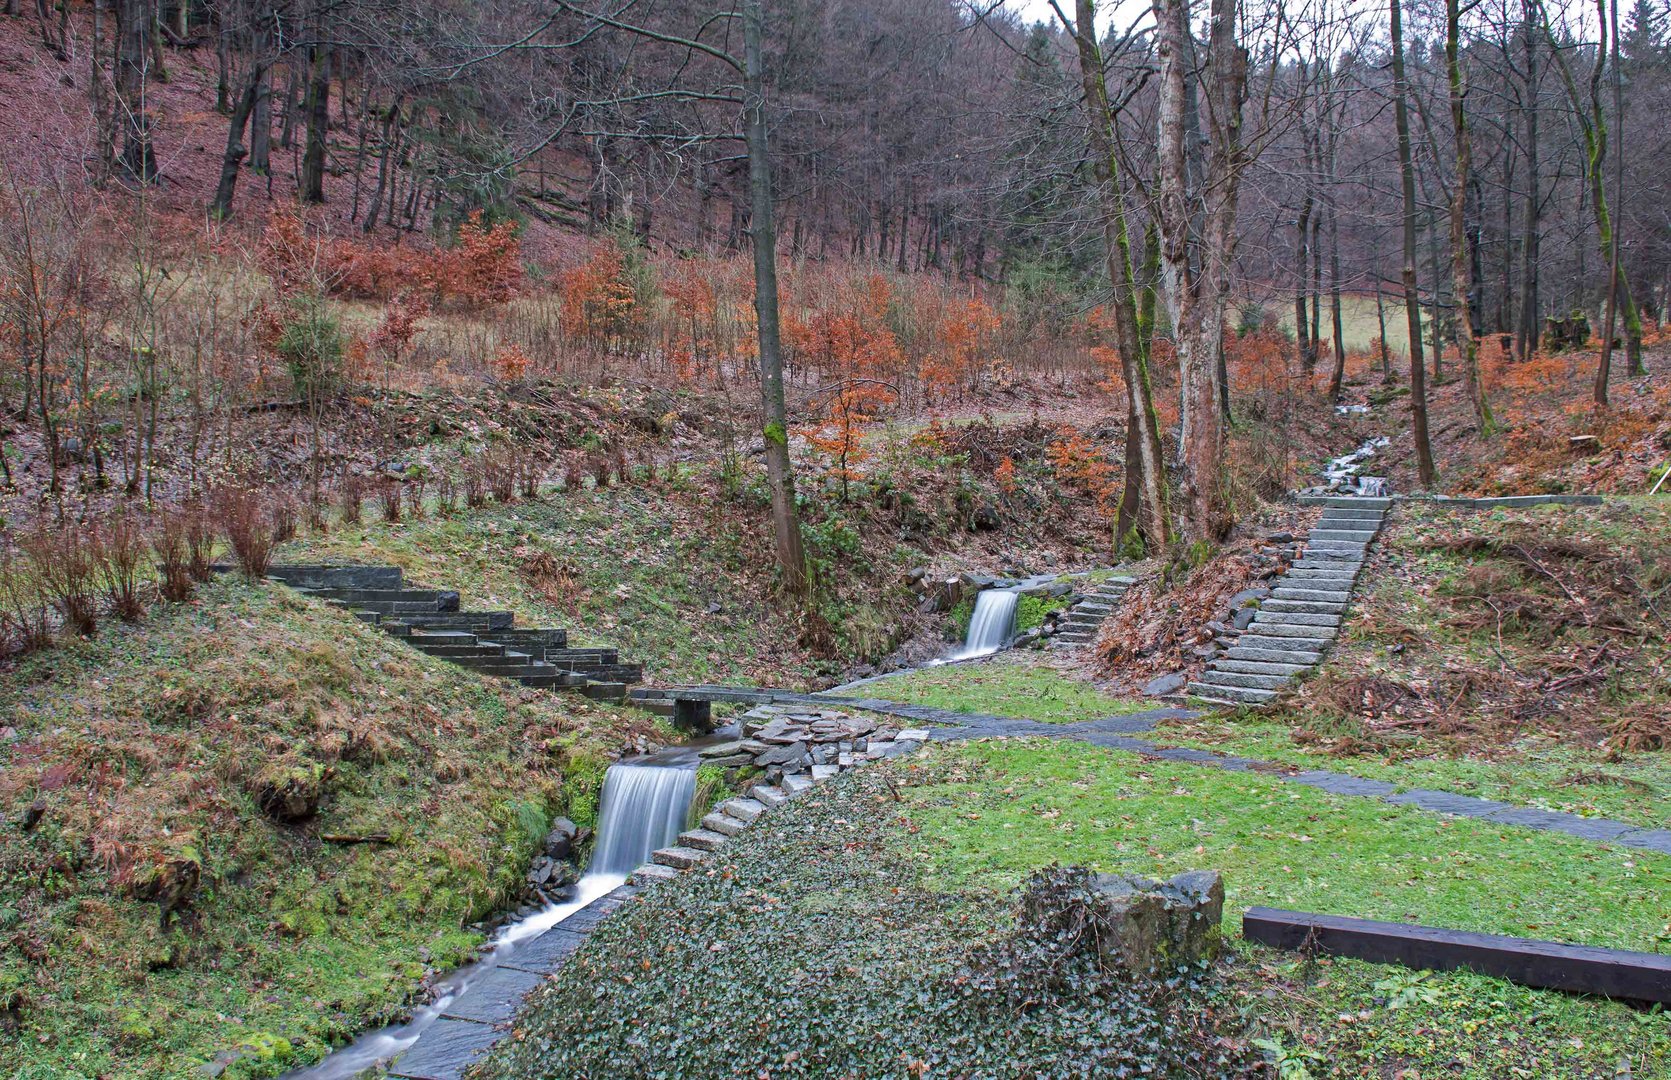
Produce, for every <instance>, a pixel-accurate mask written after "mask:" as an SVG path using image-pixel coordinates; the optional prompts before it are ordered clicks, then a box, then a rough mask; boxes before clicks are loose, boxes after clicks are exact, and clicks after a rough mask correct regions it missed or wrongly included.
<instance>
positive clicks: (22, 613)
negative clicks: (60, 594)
mask: <svg viewBox="0 0 1671 1080" xmlns="http://www.w3.org/2000/svg"><path fill="white" fill-rule="evenodd" d="M51 640H52V628H51V624H50V622H49V616H48V601H47V596H46V593H45V591H44V590H43V589H42V588H41V583H40V579H39V578H38V577H36V576H35V574H34V572H33V569H32V567H31V566H30V564H29V561H28V560H26V559H20V558H18V557H17V556H16V555H13V554H12V553H11V552H0V644H3V645H4V646H5V647H6V648H8V649H13V650H16V651H18V652H28V651H30V650H32V649H40V648H45V647H46V645H47V643H48V642H50V641H51Z"/></svg>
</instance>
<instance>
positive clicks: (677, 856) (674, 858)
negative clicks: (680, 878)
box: [650, 847, 708, 870]
mask: <svg viewBox="0 0 1671 1080" xmlns="http://www.w3.org/2000/svg"><path fill="white" fill-rule="evenodd" d="M707 857H708V853H707V852H706V851H698V850H697V849H696V848H688V847H664V848H662V849H661V850H660V851H652V852H650V859H651V861H652V862H658V863H660V864H661V865H663V866H671V867H672V868H673V869H675V870H689V869H690V868H691V867H693V866H695V865H696V864H698V863H700V862H701V861H702V860H703V859H706V858H707Z"/></svg>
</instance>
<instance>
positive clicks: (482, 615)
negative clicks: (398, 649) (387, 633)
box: [399, 611, 516, 630]
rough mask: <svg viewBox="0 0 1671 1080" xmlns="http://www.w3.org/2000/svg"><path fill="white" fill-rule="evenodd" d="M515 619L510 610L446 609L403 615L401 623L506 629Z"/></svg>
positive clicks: (418, 627)
mask: <svg viewBox="0 0 1671 1080" xmlns="http://www.w3.org/2000/svg"><path fill="white" fill-rule="evenodd" d="M515 621H516V616H515V615H514V614H513V613H511V612H509V611H450V612H448V611H444V612H436V613H435V614H433V615H428V614H425V615H406V616H402V617H401V618H400V620H399V624H400V625H404V626H407V627H409V628H411V629H413V630H505V629H508V628H509V627H510V625H511V624H512V623H514V622H515Z"/></svg>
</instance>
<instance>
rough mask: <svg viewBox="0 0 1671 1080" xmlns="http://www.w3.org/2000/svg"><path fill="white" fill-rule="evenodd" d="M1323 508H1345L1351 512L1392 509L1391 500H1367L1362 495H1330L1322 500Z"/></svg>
mask: <svg viewBox="0 0 1671 1080" xmlns="http://www.w3.org/2000/svg"><path fill="white" fill-rule="evenodd" d="M1323 505H1324V506H1336V507H1346V508H1349V509H1353V510H1381V511H1386V510H1390V509H1392V500H1391V499H1387V498H1369V497H1367V496H1362V495H1332V496H1330V497H1329V498H1327V499H1325V500H1323Z"/></svg>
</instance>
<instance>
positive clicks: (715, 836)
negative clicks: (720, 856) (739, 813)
mask: <svg viewBox="0 0 1671 1080" xmlns="http://www.w3.org/2000/svg"><path fill="white" fill-rule="evenodd" d="M729 839H730V837H729V836H727V835H726V834H725V833H722V832H718V831H716V830H714V829H692V830H690V831H689V832H682V833H680V834H679V846H680V847H688V848H695V849H696V850H698V851H718V850H719V849H720V848H722V847H724V846H725V842H726V841H727V840H729Z"/></svg>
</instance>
